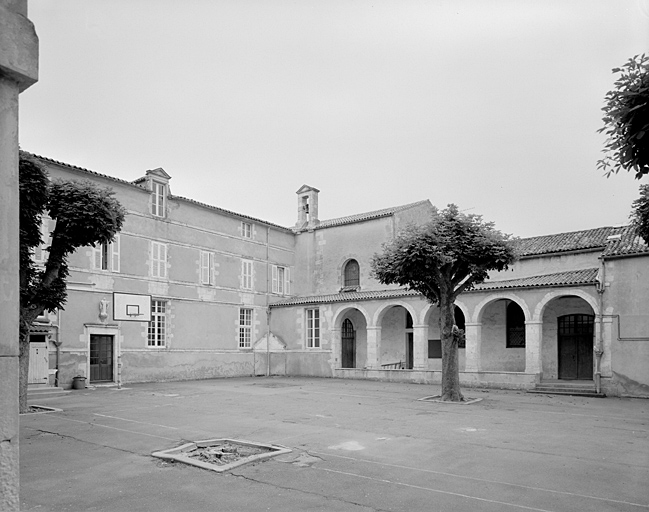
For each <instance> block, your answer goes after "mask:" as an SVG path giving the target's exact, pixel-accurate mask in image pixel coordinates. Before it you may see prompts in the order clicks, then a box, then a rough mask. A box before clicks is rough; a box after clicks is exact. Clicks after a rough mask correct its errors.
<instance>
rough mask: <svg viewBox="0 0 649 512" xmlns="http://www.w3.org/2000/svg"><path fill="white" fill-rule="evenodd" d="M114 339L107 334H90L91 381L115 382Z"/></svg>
mask: <svg viewBox="0 0 649 512" xmlns="http://www.w3.org/2000/svg"><path fill="white" fill-rule="evenodd" d="M113 340H114V336H109V335H106V334H91V335H90V382H113V345H114V343H113Z"/></svg>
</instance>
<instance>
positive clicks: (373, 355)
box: [365, 326, 381, 369]
mask: <svg viewBox="0 0 649 512" xmlns="http://www.w3.org/2000/svg"><path fill="white" fill-rule="evenodd" d="M365 366H366V367H367V368H372V369H379V368H381V328H380V327H376V326H372V327H370V326H368V327H367V363H366V365H365Z"/></svg>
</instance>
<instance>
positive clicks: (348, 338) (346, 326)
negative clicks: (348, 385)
mask: <svg viewBox="0 0 649 512" xmlns="http://www.w3.org/2000/svg"><path fill="white" fill-rule="evenodd" d="M341 341H342V343H341V344H342V355H341V367H342V368H356V332H355V331H354V325H353V324H352V322H351V320H350V319H349V318H345V320H344V322H343V326H342V333H341Z"/></svg>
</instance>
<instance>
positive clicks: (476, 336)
mask: <svg viewBox="0 0 649 512" xmlns="http://www.w3.org/2000/svg"><path fill="white" fill-rule="evenodd" d="M464 337H465V339H466V349H465V359H464V361H465V362H464V371H466V372H479V371H481V370H482V361H481V360H480V351H481V347H482V324H481V323H477V324H469V323H467V324H464Z"/></svg>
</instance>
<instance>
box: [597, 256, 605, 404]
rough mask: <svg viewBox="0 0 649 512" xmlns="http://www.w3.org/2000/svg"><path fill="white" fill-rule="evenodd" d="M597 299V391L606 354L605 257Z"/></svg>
mask: <svg viewBox="0 0 649 512" xmlns="http://www.w3.org/2000/svg"><path fill="white" fill-rule="evenodd" d="M597 281H598V282H597V299H598V303H599V320H598V323H599V334H598V335H597V339H596V340H595V388H596V390H597V393H600V392H601V390H602V355H603V354H604V339H603V337H604V291H605V290H606V265H605V264H604V257H603V256H600V258H599V272H598V280H597Z"/></svg>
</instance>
